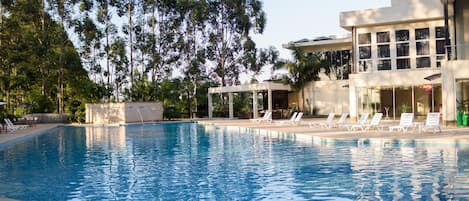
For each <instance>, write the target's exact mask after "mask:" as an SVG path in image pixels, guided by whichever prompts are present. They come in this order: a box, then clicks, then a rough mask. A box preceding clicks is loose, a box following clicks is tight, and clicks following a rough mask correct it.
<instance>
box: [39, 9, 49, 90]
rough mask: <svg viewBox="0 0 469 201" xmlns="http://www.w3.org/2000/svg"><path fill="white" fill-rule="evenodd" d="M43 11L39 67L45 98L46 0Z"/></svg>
mask: <svg viewBox="0 0 469 201" xmlns="http://www.w3.org/2000/svg"><path fill="white" fill-rule="evenodd" d="M41 5H42V8H41V9H42V10H41V29H42V30H41V32H42V41H41V44H42V47H41V49H42V54H43V55H42V62H41V66H40V67H39V71H40V72H39V73H40V74H41V94H42V95H43V96H45V95H46V77H47V76H46V75H45V71H44V69H45V68H46V63H47V62H46V61H47V58H48V57H47V48H46V47H45V45H46V44H45V43H46V23H45V16H46V13H45V12H46V2H45V0H42V4H41Z"/></svg>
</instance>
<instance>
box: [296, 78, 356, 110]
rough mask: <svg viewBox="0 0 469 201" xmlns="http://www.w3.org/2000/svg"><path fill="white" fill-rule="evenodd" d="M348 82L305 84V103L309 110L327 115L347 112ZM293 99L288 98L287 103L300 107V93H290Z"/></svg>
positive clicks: (333, 81) (328, 81)
mask: <svg viewBox="0 0 469 201" xmlns="http://www.w3.org/2000/svg"><path fill="white" fill-rule="evenodd" d="M348 83H349V81H348V80H325V81H314V82H310V83H309V84H307V85H306V86H305V88H304V90H305V100H306V99H308V100H309V104H310V105H307V104H308V102H306V103H305V105H306V107H307V108H309V109H314V108H315V109H316V110H317V112H318V113H317V114H319V115H327V114H329V113H330V112H334V113H336V114H340V113H343V112H348V110H349V94H348V88H347V87H348ZM295 95H296V97H295ZM292 96H293V97H290V96H289V97H288V98H289V102H290V103H291V102H292V101H295V102H296V104H297V105H299V106H300V107H301V106H302V98H301V91H298V93H297V94H295V93H292Z"/></svg>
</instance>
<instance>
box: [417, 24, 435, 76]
mask: <svg viewBox="0 0 469 201" xmlns="http://www.w3.org/2000/svg"><path fill="white" fill-rule="evenodd" d="M429 39H430V29H429V28H421V29H415V48H416V50H417V51H416V62H417V68H428V67H431V59H430V40H429Z"/></svg>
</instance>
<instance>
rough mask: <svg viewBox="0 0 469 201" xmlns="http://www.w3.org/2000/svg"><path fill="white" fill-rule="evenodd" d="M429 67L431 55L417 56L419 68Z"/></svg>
mask: <svg viewBox="0 0 469 201" xmlns="http://www.w3.org/2000/svg"><path fill="white" fill-rule="evenodd" d="M427 67H430V57H420V58H417V68H427Z"/></svg>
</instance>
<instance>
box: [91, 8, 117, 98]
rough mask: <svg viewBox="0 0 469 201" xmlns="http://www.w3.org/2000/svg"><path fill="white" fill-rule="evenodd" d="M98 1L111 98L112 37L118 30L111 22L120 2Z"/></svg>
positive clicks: (106, 73)
mask: <svg viewBox="0 0 469 201" xmlns="http://www.w3.org/2000/svg"><path fill="white" fill-rule="evenodd" d="M96 3H97V11H96V19H97V21H98V22H99V23H100V24H101V26H102V29H103V31H102V33H103V34H102V37H103V38H104V44H103V46H104V55H103V56H104V57H105V58H104V60H105V65H106V68H105V70H104V71H103V75H104V77H106V88H107V95H106V97H107V99H108V100H109V99H110V98H111V94H112V86H111V76H112V74H111V65H110V60H111V58H110V48H111V43H112V41H111V39H112V37H113V36H115V35H116V34H117V33H118V31H117V28H116V26H115V25H114V24H113V23H112V22H111V19H112V16H113V15H112V13H111V10H112V9H113V8H114V7H115V5H116V4H117V3H118V2H116V1H113V0H96Z"/></svg>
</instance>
